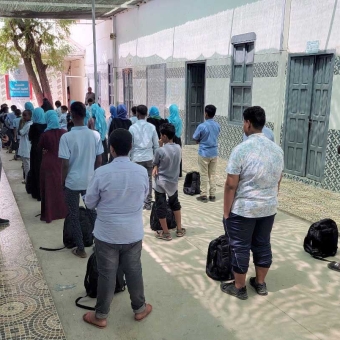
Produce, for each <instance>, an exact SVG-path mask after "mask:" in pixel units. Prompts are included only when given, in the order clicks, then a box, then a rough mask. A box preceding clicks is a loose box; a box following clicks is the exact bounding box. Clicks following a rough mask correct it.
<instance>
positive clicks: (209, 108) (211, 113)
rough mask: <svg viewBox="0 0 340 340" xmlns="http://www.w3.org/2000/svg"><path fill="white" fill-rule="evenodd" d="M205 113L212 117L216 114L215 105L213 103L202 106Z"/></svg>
mask: <svg viewBox="0 0 340 340" xmlns="http://www.w3.org/2000/svg"><path fill="white" fill-rule="evenodd" d="M204 111H205V113H206V114H207V116H208V117H209V118H214V117H215V114H216V106H215V105H207V106H206V107H205V108H204Z"/></svg>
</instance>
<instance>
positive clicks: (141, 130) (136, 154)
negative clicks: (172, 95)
mask: <svg viewBox="0 0 340 340" xmlns="http://www.w3.org/2000/svg"><path fill="white" fill-rule="evenodd" d="M147 115H148V108H147V107H146V106H145V105H139V106H137V118H138V121H137V122H136V123H135V124H133V125H131V126H130V128H129V131H130V133H131V134H132V150H131V160H132V161H133V162H135V163H137V164H139V165H141V166H143V167H144V168H145V169H146V170H147V171H148V176H149V194H148V197H147V198H146V200H145V204H144V209H145V210H151V202H152V168H153V165H152V160H153V156H154V152H155V150H156V149H158V148H159V145H158V135H157V132H156V128H155V127H154V126H153V125H152V124H150V123H148V122H147V121H146V117H147Z"/></svg>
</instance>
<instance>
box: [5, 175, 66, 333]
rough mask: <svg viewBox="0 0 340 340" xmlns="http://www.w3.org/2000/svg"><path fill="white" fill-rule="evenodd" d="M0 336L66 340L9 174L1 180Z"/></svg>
mask: <svg viewBox="0 0 340 340" xmlns="http://www.w3.org/2000/svg"><path fill="white" fill-rule="evenodd" d="M0 188H1V192H2V193H3V192H6V193H7V195H6V197H4V195H2V196H1V209H0V211H1V217H3V218H8V219H9V218H10V219H11V225H10V226H9V227H6V228H0V339H4V340H5V339H6V340H19V339H20V340H21V339H22V340H33V339H34V340H36V339H44V340H45V339H46V340H47V339H51V340H64V339H65V340H66V337H65V334H64V330H63V327H62V325H61V323H60V320H59V316H58V313H57V310H56V308H55V305H54V302H53V300H52V296H51V293H50V291H49V289H48V286H47V283H46V281H45V278H44V276H43V273H42V269H41V267H40V264H39V262H38V260H37V257H36V254H35V252H34V249H33V246H32V243H31V240H30V239H29V236H28V234H27V231H26V229H25V226H24V223H23V221H22V218H21V215H20V212H19V210H18V207H17V205H16V203H15V199H14V197H13V194H12V191H11V189H10V187H9V184H8V181H7V179H6V177H5V176H2V178H1V183H0Z"/></svg>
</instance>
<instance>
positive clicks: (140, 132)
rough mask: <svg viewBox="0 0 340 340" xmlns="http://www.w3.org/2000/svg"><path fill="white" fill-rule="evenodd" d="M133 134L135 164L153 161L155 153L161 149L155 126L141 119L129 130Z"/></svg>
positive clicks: (133, 159)
mask: <svg viewBox="0 0 340 340" xmlns="http://www.w3.org/2000/svg"><path fill="white" fill-rule="evenodd" d="M129 131H130V133H131V134H132V150H131V160H132V161H133V162H146V161H152V160H153V155H154V151H155V150H156V149H158V148H159V144H158V135H157V132H156V128H155V126H154V125H152V124H150V123H148V122H147V121H146V120H145V119H139V120H138V121H137V122H136V123H135V124H133V125H131V126H130V128H129Z"/></svg>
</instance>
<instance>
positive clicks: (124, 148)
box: [109, 129, 132, 156]
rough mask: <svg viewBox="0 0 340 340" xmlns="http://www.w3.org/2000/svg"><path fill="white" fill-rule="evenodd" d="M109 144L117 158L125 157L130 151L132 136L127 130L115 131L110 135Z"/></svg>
mask: <svg viewBox="0 0 340 340" xmlns="http://www.w3.org/2000/svg"><path fill="white" fill-rule="evenodd" d="M109 142H110V145H111V146H112V148H113V149H114V150H115V153H116V155H117V156H127V155H128V154H129V152H130V150H131V145H132V135H131V133H130V132H129V131H128V130H125V129H116V130H114V131H113V132H112V133H111V135H110V138H109Z"/></svg>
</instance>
